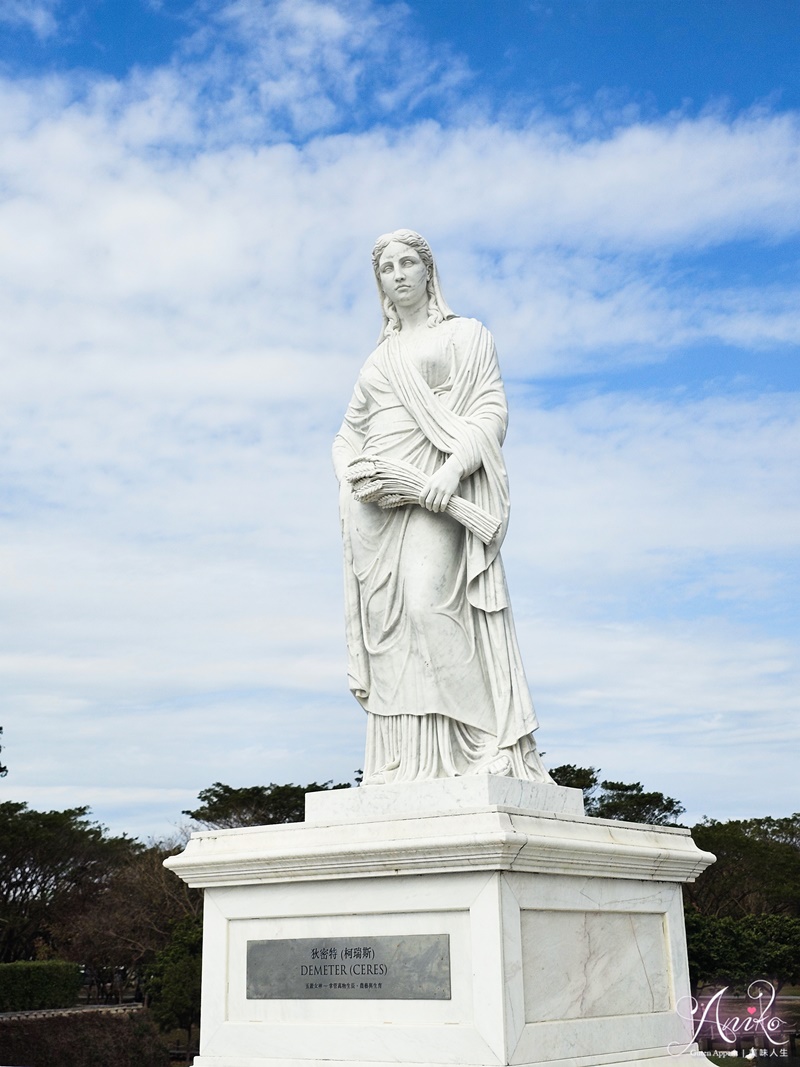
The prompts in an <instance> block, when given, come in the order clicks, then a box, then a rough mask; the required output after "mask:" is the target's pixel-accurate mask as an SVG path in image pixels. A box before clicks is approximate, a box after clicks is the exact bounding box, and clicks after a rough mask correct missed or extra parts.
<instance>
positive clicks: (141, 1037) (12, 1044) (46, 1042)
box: [0, 1009, 169, 1067]
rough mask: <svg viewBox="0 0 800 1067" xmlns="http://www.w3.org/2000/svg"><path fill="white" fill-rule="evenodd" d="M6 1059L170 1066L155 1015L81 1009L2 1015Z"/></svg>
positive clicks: (0, 1040) (89, 1066) (2, 1057)
mask: <svg viewBox="0 0 800 1067" xmlns="http://www.w3.org/2000/svg"><path fill="white" fill-rule="evenodd" d="M0 1063H8V1064H12V1063H13V1064H14V1065H15V1067H54V1065H56V1064H57V1065H58V1067H112V1065H113V1067H168V1065H169V1052H168V1051H167V1049H166V1047H165V1045H164V1043H163V1042H162V1040H161V1037H160V1035H159V1032H158V1028H157V1027H156V1025H155V1023H154V1022H153V1020H152V1018H151V1017H150V1015H149V1013H148V1012H146V1011H144V1010H142V1009H139V1010H138V1011H131V1012H114V1013H111V1012H103V1011H76V1012H72V1013H70V1014H68V1015H67V1014H65V1015H51V1016H39V1017H38V1018H35V1017H31V1016H28V1017H27V1018H16V1019H0Z"/></svg>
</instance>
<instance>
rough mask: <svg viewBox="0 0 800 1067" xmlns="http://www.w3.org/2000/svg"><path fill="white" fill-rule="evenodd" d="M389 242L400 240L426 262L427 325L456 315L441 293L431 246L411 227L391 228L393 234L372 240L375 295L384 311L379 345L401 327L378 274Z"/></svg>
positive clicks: (382, 235)
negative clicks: (376, 287)
mask: <svg viewBox="0 0 800 1067" xmlns="http://www.w3.org/2000/svg"><path fill="white" fill-rule="evenodd" d="M392 241H399V242H400V243H401V244H404V245H408V247H409V248H413V249H414V251H415V252H416V253H417V255H418V256H419V258H420V259H421V260H422V262H423V263H424V264H425V269H426V270H427V273H428V325H429V326H438V325H439V323H440V322H444V320H445V319H452V318H455V314H454V312H453V311H451V310H450V307H449V305H448V304H447V301H446V300H445V298H444V297H443V296H442V290H441V286H440V285H439V272H438V271H437V270H436V261H435V260H434V258H433V252H431V246H430V245H429V244H428V242H427V241H426V240H425V238H424V237H421V236H420V235H419V234H418V233H416V232H415V231H414V230H394V232H393V233H384V234H381V236H380V237H379V238H378V240H377V241H376V242H375V247H374V248H373V249H372V269H373V270H374V272H375V281H376V282H377V284H378V296H379V298H380V301H381V310H382V311H383V327H382V329H381V333H380V337H379V338H378V344H380V342H381V341H382V340H383V339H384V338H385V337H389V335H390V334H393V333H397V332H398V331H399V329H400V316H399V315H398V313H397V308H396V307H395V306H394V304H393V303H392V301H391V300H390V299H389V297H388V296H386V294H385V293H384V291H383V287H382V286H381V276H380V261H381V256H382V255H383V253H384V252H385V251H386V248H387V246H388V245H390V244H391V243H392Z"/></svg>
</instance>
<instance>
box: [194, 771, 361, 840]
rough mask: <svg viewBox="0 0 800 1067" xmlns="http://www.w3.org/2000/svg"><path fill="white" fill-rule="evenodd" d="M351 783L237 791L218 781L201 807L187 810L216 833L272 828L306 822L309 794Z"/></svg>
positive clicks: (203, 792)
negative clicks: (255, 827) (276, 824)
mask: <svg viewBox="0 0 800 1067" xmlns="http://www.w3.org/2000/svg"><path fill="white" fill-rule="evenodd" d="M349 788H350V783H349V782H340V783H339V784H338V785H333V784H332V783H331V782H323V783H322V784H321V785H320V783H319V782H309V783H308V785H294V784H293V783H292V782H289V783H287V784H286V785H276V784H275V783H274V782H272V783H271V784H270V785H251V786H244V787H242V788H238V789H237V788H234V787H233V786H230V785H224V784H223V783H222V782H214V784H213V785H212V786H210V787H209V788H208V789H202V790H201V791H200V792H199V793H198V795H197V799H198V800H201V801H202V804H201V806H200V807H199V808H195V809H194V810H193V811H184V812H183V814H184V815H188V816H189V818H190V819H194V820H195V822H199V823H202V824H203V826H207V827H209V828H210V829H213V830H224V829H231V828H232V827H235V826H270V825H273V824H275V823H284V822H302V821H303V817H304V805H305V800H304V798H305V794H306V793H317V792H319V791H320V790H322V789H349Z"/></svg>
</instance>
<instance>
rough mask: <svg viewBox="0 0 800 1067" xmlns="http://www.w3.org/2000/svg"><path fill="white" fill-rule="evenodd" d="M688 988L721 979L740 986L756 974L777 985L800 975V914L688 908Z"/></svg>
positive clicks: (744, 986) (756, 976) (732, 986)
mask: <svg viewBox="0 0 800 1067" xmlns="http://www.w3.org/2000/svg"><path fill="white" fill-rule="evenodd" d="M686 941H687V946H688V950H689V974H690V977H691V983H692V990H693V991H694V992H695V993H696V991H697V989H698V987H699V986H703V985H709V984H711V983H714V984H722V985H726V986H729V987H731V988H733V989H734V990H737V991H739V992H744V991H745V990H746V989H747V987H748V985H749V984H750V983H751V982H752V981H753V980H754V979H757V978H766V979H769V980H770V981H771V982H772V984H773V985H774V986H775V988H776V990H780V989H781V987H782V986H783V985H784V984H785V983H786V982H792V983H795V982H797V981H798V980H800V919H796V918H794V917H792V916H788V915H741V916H739V917H738V918H734V917H733V916H731V915H722V916H719V915H703V914H702V913H700V912H699V911H696V910H695V909H691V908H690V909H688V910H687V912H686Z"/></svg>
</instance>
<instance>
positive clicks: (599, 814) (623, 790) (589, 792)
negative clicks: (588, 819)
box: [550, 763, 686, 826]
mask: <svg viewBox="0 0 800 1067" xmlns="http://www.w3.org/2000/svg"><path fill="white" fill-rule="evenodd" d="M550 775H551V777H552V778H553V780H554V781H555V782H556V784H557V785H564V786H569V787H570V788H572V789H581V790H583V806H584V810H585V812H586V814H587V815H591V816H593V817H594V818H597V819H624V820H625V821H626V822H644V823H650V824H652V825H656V826H670V825H674V824H675V823H676V822H677V820H678V818H679V817H680V816H681V815H682V814H683V813H684V811H685V810H686V809H685V808H684V807H683V805H682V804H681V803H680V801H678V800H675V798H674V797H668V796H665V795H664V794H663V793H655V792H650V793H646V792H645V791H644V787H643V786H642V785H641V783H639V782H632V783H626V782H611V781H603V782H600V781H599V778H600V771H599V770H598V769H597V768H596V767H576V766H575V764H573V763H565V764H563V765H562V766H561V767H556V768H554V769H553V770H552V771H550ZM598 788H599V789H600V793H599V794H597V790H598ZM596 794H597V795H596Z"/></svg>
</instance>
